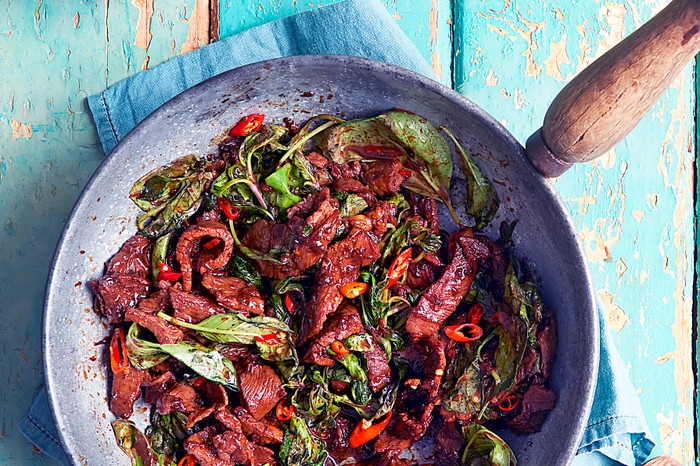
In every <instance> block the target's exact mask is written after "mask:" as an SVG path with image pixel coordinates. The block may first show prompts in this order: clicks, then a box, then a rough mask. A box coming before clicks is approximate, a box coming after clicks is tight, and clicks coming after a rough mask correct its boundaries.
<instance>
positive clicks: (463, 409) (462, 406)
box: [442, 361, 482, 414]
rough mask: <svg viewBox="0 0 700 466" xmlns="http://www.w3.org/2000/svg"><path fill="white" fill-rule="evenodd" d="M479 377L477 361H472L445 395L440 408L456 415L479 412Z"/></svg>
mask: <svg viewBox="0 0 700 466" xmlns="http://www.w3.org/2000/svg"><path fill="white" fill-rule="evenodd" d="M481 402H482V400H481V377H480V374H479V365H478V363H477V361H472V363H471V364H469V365H468V366H467V368H466V370H465V371H464V372H463V373H462V375H461V376H459V378H457V380H456V381H455V383H454V386H453V387H452V388H451V389H450V390H449V391H447V392H446V393H445V395H444V397H443V400H442V406H443V407H444V408H445V409H447V410H449V411H453V412H456V413H461V414H472V413H478V412H479V411H480V410H481Z"/></svg>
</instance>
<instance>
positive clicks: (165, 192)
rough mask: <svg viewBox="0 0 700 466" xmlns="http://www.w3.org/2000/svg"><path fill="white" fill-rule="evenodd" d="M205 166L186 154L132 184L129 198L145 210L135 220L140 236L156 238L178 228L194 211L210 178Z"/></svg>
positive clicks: (211, 177) (210, 175)
mask: <svg viewBox="0 0 700 466" xmlns="http://www.w3.org/2000/svg"><path fill="white" fill-rule="evenodd" d="M206 166H207V162H206V160H203V159H198V158H197V157H196V156H194V155H186V156H184V157H180V158H179V159H177V160H175V161H174V162H173V163H171V164H169V165H166V166H163V167H159V168H156V169H155V170H153V171H151V172H149V173H147V174H146V175H144V176H142V177H141V178H140V179H139V180H138V181H136V183H134V185H133V186H132V188H131V191H130V193H129V197H130V198H131V200H133V201H134V203H135V204H136V205H137V206H139V207H140V208H141V209H142V210H143V211H145V213H144V214H143V215H142V216H141V217H139V219H138V221H137V226H138V228H139V231H140V232H141V233H142V234H143V235H145V236H147V237H148V238H157V237H159V236H161V235H164V234H165V233H168V232H170V231H173V230H175V229H176V228H179V227H180V226H181V225H182V222H184V221H185V220H187V219H189V218H190V217H191V216H192V215H194V213H195V212H197V210H198V209H199V206H200V205H201V204H202V198H203V191H204V187H205V186H206V185H207V183H208V182H209V181H210V180H212V179H213V175H212V173H211V172H208V171H206Z"/></svg>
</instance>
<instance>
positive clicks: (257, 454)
mask: <svg viewBox="0 0 700 466" xmlns="http://www.w3.org/2000/svg"><path fill="white" fill-rule="evenodd" d="M250 449H251V453H252V454H253V458H252V461H251V463H250V464H251V466H277V460H275V452H273V451H272V450H270V449H269V448H267V447H263V446H260V445H256V444H255V443H251V444H250Z"/></svg>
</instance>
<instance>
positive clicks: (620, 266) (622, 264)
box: [615, 257, 628, 278]
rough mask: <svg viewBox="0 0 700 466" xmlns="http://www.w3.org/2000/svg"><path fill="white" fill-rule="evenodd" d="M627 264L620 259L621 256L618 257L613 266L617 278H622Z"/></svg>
mask: <svg viewBox="0 0 700 466" xmlns="http://www.w3.org/2000/svg"><path fill="white" fill-rule="evenodd" d="M627 268H628V267H627V264H625V261H624V260H622V257H620V258H619V259H618V260H617V265H616V266H615V269H616V271H617V278H622V276H623V275H624V274H625V272H627Z"/></svg>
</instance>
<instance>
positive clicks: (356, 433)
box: [349, 411, 391, 448]
mask: <svg viewBox="0 0 700 466" xmlns="http://www.w3.org/2000/svg"><path fill="white" fill-rule="evenodd" d="M390 420H391V411H389V412H388V413H386V415H385V416H384V419H382V420H381V421H379V422H377V423H376V424H372V423H371V422H369V421H368V420H366V419H363V420H361V421H360V422H359V423H358V424H357V425H356V426H355V428H354V429H353V431H352V433H351V434H350V442H349V443H350V448H357V447H359V446H361V445H364V444H365V443H367V442H369V441H370V440H372V439H374V438H376V437H377V436H378V435H379V434H381V433H382V432H383V431H384V429H386V426H387V425H388V424H389V421H390Z"/></svg>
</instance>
